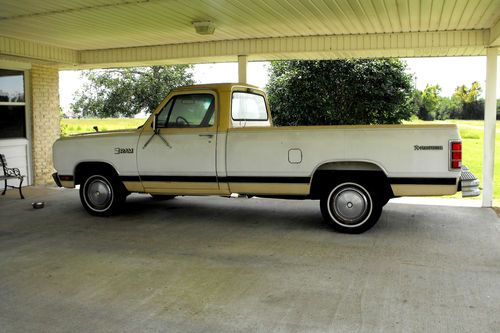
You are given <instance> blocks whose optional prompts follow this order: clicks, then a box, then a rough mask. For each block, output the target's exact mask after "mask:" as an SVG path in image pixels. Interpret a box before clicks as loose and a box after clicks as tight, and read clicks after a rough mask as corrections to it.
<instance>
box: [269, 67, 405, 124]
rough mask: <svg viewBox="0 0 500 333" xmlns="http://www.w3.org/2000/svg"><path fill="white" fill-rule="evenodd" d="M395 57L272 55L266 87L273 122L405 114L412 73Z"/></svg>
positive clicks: (397, 118) (395, 119) (368, 119)
mask: <svg viewBox="0 0 500 333" xmlns="http://www.w3.org/2000/svg"><path fill="white" fill-rule="evenodd" d="M405 69H406V63H404V62H402V61H400V60H399V59H373V60H368V59H348V60H328V61H274V62H272V63H271V68H270V78H269V83H268V85H267V87H266V90H267V93H268V95H269V104H270V107H271V110H272V112H273V120H274V123H275V124H276V125H278V126H287V125H291V126H293V125H336V124H339V125H351V124H392V123H399V122H401V121H402V120H406V119H410V117H411V115H412V112H413V107H412V104H411V103H412V98H411V96H412V78H411V75H409V74H407V73H406V72H405Z"/></svg>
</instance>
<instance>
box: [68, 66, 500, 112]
mask: <svg viewBox="0 0 500 333" xmlns="http://www.w3.org/2000/svg"><path fill="white" fill-rule="evenodd" d="M403 60H405V61H406V63H407V64H408V66H407V67H408V69H407V71H408V72H409V73H411V74H412V75H413V76H414V77H415V78H416V86H417V89H419V90H423V89H425V87H426V86H427V85H428V84H438V85H439V86H440V87H441V95H442V96H451V95H452V94H453V92H454V91H455V88H456V87H457V86H460V85H462V84H465V85H466V86H470V85H471V83H472V82H474V81H479V83H480V84H481V87H483V95H484V87H485V86H486V57H446V58H445V57H443V58H406V59H403ZM498 67H499V70H500V66H498ZM268 68H269V63H268V62H250V63H248V74H247V75H248V83H250V84H253V85H256V86H258V87H261V88H263V87H264V86H265V85H266V83H267V80H268ZM193 76H194V80H195V82H197V83H220V82H237V80H238V64H237V63H235V62H234V63H214V64H198V65H194V69H193ZM499 77H500V76H499ZM498 81H500V79H499V80H498ZM83 83H84V81H83V80H82V79H81V78H80V72H79V71H61V72H59V100H60V104H61V107H62V108H63V110H64V111H65V112H66V111H68V110H69V105H70V103H71V102H72V100H73V95H74V93H75V92H76V91H77V90H78V89H79V88H80V87H81V86H82V85H83ZM497 96H500V84H497Z"/></svg>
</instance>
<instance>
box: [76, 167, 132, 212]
mask: <svg viewBox="0 0 500 333" xmlns="http://www.w3.org/2000/svg"><path fill="white" fill-rule="evenodd" d="M124 199H125V195H123V193H122V191H121V188H120V184H119V183H118V181H116V180H115V179H113V178H112V177H110V176H105V175H92V176H89V177H88V178H87V179H85V181H84V182H83V184H82V185H81V186H80V200H81V202H82V205H83V207H84V208H85V210H86V211H87V212H89V213H90V214H92V215H96V216H109V215H112V214H113V213H114V212H115V211H116V209H117V207H118V206H119V205H120V204H121V203H122V202H123V201H125V200H124Z"/></svg>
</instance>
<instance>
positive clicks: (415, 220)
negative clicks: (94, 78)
mask: <svg viewBox="0 0 500 333" xmlns="http://www.w3.org/2000/svg"><path fill="white" fill-rule="evenodd" d="M25 192H26V197H27V199H26V200H20V199H18V197H17V196H16V193H15V191H8V193H7V195H6V196H4V197H0V331H2V332H29V331H36V332H40V331H47V332H68V331H88V332H96V331H106V332H114V331H119V332H138V331H140V332H148V331H149V332H159V331H165V332H233V331H286V332H305V331H307V332H327V331H328V332H331V331H335V332H391V331H396V332H424V331H425V332H428V331H431V332H499V331H500V315H499V314H500V228H499V225H500V223H499V220H498V218H497V216H496V214H495V213H494V212H493V211H492V210H489V209H481V208H474V207H446V206H427V205H414V204H404V203H389V204H388V205H387V206H386V207H385V208H384V212H383V214H382V217H381V221H380V222H379V223H378V224H377V225H376V226H375V227H374V228H373V229H372V230H370V231H369V232H367V233H365V234H362V235H344V234H338V233H335V232H333V231H331V230H330V229H329V228H328V227H326V226H324V225H323V223H322V219H321V214H320V212H319V207H318V202H315V201H287V200H270V199H259V198H253V199H226V198H217V197H205V198H203V197H200V198H197V197H181V198H176V199H174V200H172V201H166V202H157V201H153V200H151V199H150V198H149V197H148V196H145V195H133V196H132V197H131V198H129V200H128V201H127V205H126V207H125V208H124V212H123V214H121V215H119V216H114V217H110V218H97V217H92V216H90V215H88V214H87V213H86V212H85V211H84V210H83V208H82V207H81V205H80V203H79V199H78V193H77V191H75V190H63V189H55V188H27V189H26V191H25ZM37 200H43V201H45V203H46V207H45V208H44V209H40V210H34V209H32V208H31V202H33V201H37Z"/></svg>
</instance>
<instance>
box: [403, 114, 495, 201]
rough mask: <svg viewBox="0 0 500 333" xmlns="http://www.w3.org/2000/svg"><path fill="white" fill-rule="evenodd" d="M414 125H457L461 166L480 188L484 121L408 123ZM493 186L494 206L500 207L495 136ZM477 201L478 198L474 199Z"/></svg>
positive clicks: (458, 195) (415, 121)
mask: <svg viewBox="0 0 500 333" xmlns="http://www.w3.org/2000/svg"><path fill="white" fill-rule="evenodd" d="M410 123H411V124H414V123H426V124H427V123H429V124H446V123H451V124H457V125H458V129H459V131H460V136H461V137H462V143H463V145H462V160H463V164H464V165H466V166H467V167H468V168H469V169H470V171H471V172H472V173H473V174H474V175H475V176H476V177H478V178H479V180H480V181H481V186H482V184H483V137H484V134H483V126H484V121H482V120H456V119H449V120H444V121H432V122H429V121H426V122H424V121H420V120H414V121H411V122H410ZM496 130H497V132H499V131H500V121H497V122H496ZM495 152H496V156H495V184H494V198H495V202H496V205H495V206H499V205H500V136H499V135H496V138H495ZM460 196H461V194H460V193H458V194H456V195H454V197H460ZM474 199H478V198H474Z"/></svg>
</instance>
